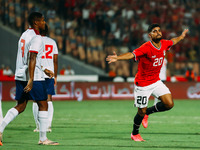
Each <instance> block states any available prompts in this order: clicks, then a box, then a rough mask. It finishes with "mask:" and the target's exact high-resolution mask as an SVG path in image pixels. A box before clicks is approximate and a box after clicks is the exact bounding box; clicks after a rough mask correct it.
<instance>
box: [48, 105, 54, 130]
mask: <svg viewBox="0 0 200 150" xmlns="http://www.w3.org/2000/svg"><path fill="white" fill-rule="evenodd" d="M53 112H54V109H53V103H52V101H48V128H49V127H51V123H52V120H53Z"/></svg>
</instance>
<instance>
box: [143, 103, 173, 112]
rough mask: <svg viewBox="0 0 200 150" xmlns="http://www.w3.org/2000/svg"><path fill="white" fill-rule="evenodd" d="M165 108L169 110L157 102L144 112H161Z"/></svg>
mask: <svg viewBox="0 0 200 150" xmlns="http://www.w3.org/2000/svg"><path fill="white" fill-rule="evenodd" d="M166 110H169V109H168V108H166V107H165V105H164V104H163V103H162V102H158V103H157V104H156V105H154V106H152V107H149V108H147V110H146V114H147V115H150V114H152V113H155V112H162V111H166Z"/></svg>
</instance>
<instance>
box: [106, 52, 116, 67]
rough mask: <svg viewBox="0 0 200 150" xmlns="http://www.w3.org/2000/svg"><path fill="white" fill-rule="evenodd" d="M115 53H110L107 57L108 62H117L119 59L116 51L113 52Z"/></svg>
mask: <svg viewBox="0 0 200 150" xmlns="http://www.w3.org/2000/svg"><path fill="white" fill-rule="evenodd" d="M113 54H114V55H108V56H107V58H106V61H108V63H109V64H110V63H112V62H116V61H117V54H116V52H115V51H114V52H113Z"/></svg>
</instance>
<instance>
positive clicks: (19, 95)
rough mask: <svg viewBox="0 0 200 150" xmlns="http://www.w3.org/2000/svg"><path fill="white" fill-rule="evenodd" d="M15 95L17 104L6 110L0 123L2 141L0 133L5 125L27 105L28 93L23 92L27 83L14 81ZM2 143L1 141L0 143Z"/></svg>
mask: <svg viewBox="0 0 200 150" xmlns="http://www.w3.org/2000/svg"><path fill="white" fill-rule="evenodd" d="M15 83H16V97H15V99H16V100H17V105H16V106H15V107H13V108H11V109H9V110H8V112H7V113H6V115H5V117H4V118H3V120H2V122H1V124H0V141H2V134H3V131H4V129H5V128H6V126H7V125H8V124H9V123H10V122H11V121H12V120H14V119H15V117H16V116H17V115H18V114H20V113H22V112H23V111H24V110H25V108H26V105H27V102H28V101H27V100H28V99H29V97H30V95H29V93H25V92H24V87H25V86H26V85H27V82H26V81H16V82H15ZM1 144H2V143H1Z"/></svg>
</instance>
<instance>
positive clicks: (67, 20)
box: [0, 0, 200, 77]
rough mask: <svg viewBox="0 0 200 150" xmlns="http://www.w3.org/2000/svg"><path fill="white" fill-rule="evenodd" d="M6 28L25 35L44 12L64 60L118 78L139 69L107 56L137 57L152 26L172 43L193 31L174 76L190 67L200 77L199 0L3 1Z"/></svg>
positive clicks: (173, 54)
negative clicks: (33, 15) (30, 17)
mask: <svg viewBox="0 0 200 150" xmlns="http://www.w3.org/2000/svg"><path fill="white" fill-rule="evenodd" d="M0 3H1V6H0V7H1V9H0V17H1V21H2V22H3V24H4V25H6V26H10V27H11V28H14V29H16V30H18V31H19V30H20V31H21V32H23V31H24V30H25V29H26V28H28V23H27V22H26V21H24V20H27V19H26V18H27V16H28V14H29V13H30V12H31V11H40V12H42V13H43V14H44V15H45V16H46V21H47V23H48V25H49V27H50V31H51V32H50V37H52V38H54V39H55V40H56V42H57V44H58V48H59V51H60V53H61V54H63V55H68V56H71V57H73V58H76V59H77V60H80V61H82V62H83V63H87V64H91V65H94V66H96V67H98V68H101V69H102V70H105V71H106V72H107V73H108V72H109V71H110V70H112V71H114V72H115V73H116V75H117V76H124V77H128V76H132V75H133V76H134V75H135V73H136V71H137V64H136V63H133V62H132V61H131V63H129V62H127V61H121V62H117V64H116V65H115V66H114V65H113V66H112V65H110V66H108V65H107V63H105V57H106V55H108V54H110V53H112V52H113V51H116V52H117V53H118V54H120V53H124V52H128V51H132V50H133V49H134V48H137V47H138V46H139V45H141V44H142V43H144V42H145V41H147V40H148V34H147V32H146V30H147V27H148V25H149V24H151V23H155V22H157V23H159V24H161V26H162V32H163V37H164V38H167V39H170V38H171V37H174V36H177V35H179V34H180V33H181V32H182V30H183V29H184V28H189V29H190V33H189V36H188V37H187V38H186V40H184V41H183V42H182V43H181V44H178V45H177V46H174V47H173V48H172V49H171V51H170V52H169V53H167V59H168V76H173V75H184V74H185V72H186V70H187V65H188V63H191V64H192V68H193V71H194V74H195V75H196V76H198V75H199V57H200V45H199V43H200V38H199V33H200V17H199V15H198V14H199V12H200V1H196V0H151V1H146V0H102V1H98V0H57V1H53V0H42V1H41V0H35V1H26V0H10V1H0Z"/></svg>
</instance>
